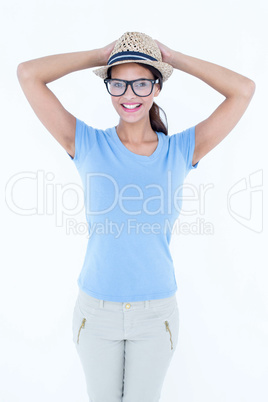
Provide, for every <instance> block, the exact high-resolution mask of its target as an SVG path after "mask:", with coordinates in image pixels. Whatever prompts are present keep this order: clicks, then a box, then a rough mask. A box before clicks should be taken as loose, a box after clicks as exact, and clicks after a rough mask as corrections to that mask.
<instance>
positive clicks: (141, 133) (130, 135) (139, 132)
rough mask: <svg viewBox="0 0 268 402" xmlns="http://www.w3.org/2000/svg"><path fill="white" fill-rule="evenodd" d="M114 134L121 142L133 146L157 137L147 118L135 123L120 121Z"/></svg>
mask: <svg viewBox="0 0 268 402" xmlns="http://www.w3.org/2000/svg"><path fill="white" fill-rule="evenodd" d="M116 132H117V134H118V136H119V137H120V139H121V140H123V141H125V142H128V143H133V144H141V143H143V142H145V141H148V140H152V139H153V138H155V136H157V134H156V133H155V131H154V130H153V129H152V127H151V123H150V119H149V116H148V119H147V120H146V121H143V120H141V121H137V122H136V123H128V122H126V121H124V120H122V119H120V121H119V124H118V125H117V127H116Z"/></svg>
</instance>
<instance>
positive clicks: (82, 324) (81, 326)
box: [76, 318, 86, 344]
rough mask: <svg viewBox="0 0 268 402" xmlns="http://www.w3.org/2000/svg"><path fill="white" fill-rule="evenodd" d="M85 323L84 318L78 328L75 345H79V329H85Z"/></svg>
mask: <svg viewBox="0 0 268 402" xmlns="http://www.w3.org/2000/svg"><path fill="white" fill-rule="evenodd" d="M85 323H86V318H83V320H82V322H81V325H80V328H79V330H78V335H77V341H76V343H77V344H78V343H79V338H80V332H81V329H83V328H85Z"/></svg>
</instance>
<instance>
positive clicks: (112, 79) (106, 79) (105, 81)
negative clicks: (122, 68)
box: [104, 78, 159, 98]
mask: <svg viewBox="0 0 268 402" xmlns="http://www.w3.org/2000/svg"><path fill="white" fill-rule="evenodd" d="M109 81H121V82H125V84H126V88H125V90H124V92H123V93H122V94H120V95H112V94H111V92H110V91H109V89H108V83H109ZM136 81H150V82H151V83H152V84H153V85H152V89H151V92H150V93H149V94H148V95H138V94H136V92H135V91H134V88H133V83H134V82H136ZM104 83H105V85H106V89H107V91H108V93H109V94H110V95H111V96H116V97H119V96H123V95H124V94H125V93H126V91H127V88H128V86H129V85H130V86H131V89H132V91H133V92H134V94H135V95H136V96H139V97H141V98H146V97H147V96H150V95H151V93H152V92H153V89H154V85H155V84H158V83H159V78H157V79H156V80H151V79H149V78H139V79H137V80H132V81H127V80H120V79H119V78H105V80H104Z"/></svg>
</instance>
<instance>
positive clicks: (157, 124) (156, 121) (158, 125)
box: [149, 102, 168, 135]
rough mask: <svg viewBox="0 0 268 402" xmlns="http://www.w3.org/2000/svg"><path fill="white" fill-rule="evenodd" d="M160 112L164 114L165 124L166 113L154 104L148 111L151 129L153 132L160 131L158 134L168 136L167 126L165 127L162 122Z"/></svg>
mask: <svg viewBox="0 0 268 402" xmlns="http://www.w3.org/2000/svg"><path fill="white" fill-rule="evenodd" d="M160 111H161V112H162V113H163V114H164V116H165V120H166V122H167V117H166V113H165V112H164V110H163V109H162V108H161V107H159V106H158V105H157V104H156V103H155V102H154V103H153V105H152V107H151V109H150V111H149V117H150V123H151V127H152V129H153V130H154V131H160V132H162V133H164V134H165V135H168V128H167V125H165V124H164V122H163V120H162V119H161V117H160Z"/></svg>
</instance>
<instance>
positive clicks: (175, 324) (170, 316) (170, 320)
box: [155, 302, 179, 352]
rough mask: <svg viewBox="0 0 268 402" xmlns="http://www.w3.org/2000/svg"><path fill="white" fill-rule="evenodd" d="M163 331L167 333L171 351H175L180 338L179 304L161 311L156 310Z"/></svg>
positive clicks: (168, 306) (173, 304) (171, 305)
mask: <svg viewBox="0 0 268 402" xmlns="http://www.w3.org/2000/svg"><path fill="white" fill-rule="evenodd" d="M155 312H156V314H157V317H158V320H159V321H160V323H161V326H162V330H163V331H165V335H166V338H167V340H168V342H169V347H170V350H172V351H173V352H174V351H175V349H176V347H177V343H178V336H179V310H178V305H177V302H175V303H174V302H173V303H172V304H170V305H167V306H165V307H164V308H161V309H155Z"/></svg>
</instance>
